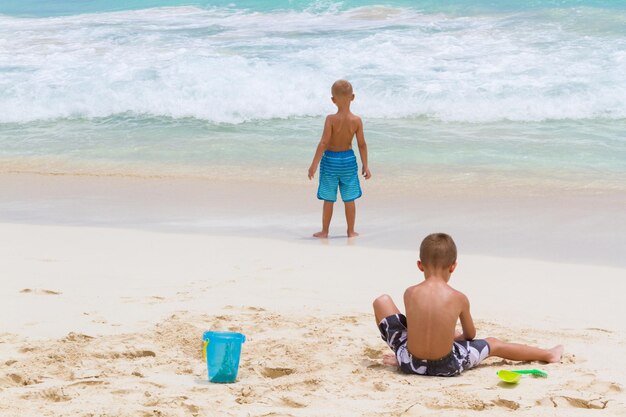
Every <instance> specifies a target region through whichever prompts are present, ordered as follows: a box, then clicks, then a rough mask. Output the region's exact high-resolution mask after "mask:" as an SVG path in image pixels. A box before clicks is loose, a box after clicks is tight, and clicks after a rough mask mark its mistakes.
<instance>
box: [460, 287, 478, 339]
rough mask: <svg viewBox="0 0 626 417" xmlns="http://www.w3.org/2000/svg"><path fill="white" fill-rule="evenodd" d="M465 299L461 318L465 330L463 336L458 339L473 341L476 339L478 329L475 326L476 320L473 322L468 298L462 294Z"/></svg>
mask: <svg viewBox="0 0 626 417" xmlns="http://www.w3.org/2000/svg"><path fill="white" fill-rule="evenodd" d="M461 296H462V297H463V300H462V303H463V305H462V309H461V314H460V316H459V318H460V319H461V327H462V328H463V334H462V335H461V336H459V337H458V339H459V340H472V339H473V338H475V337H476V327H475V326H474V320H472V315H471V314H470V304H469V300H468V299H467V297H466V296H465V295H463V294H461Z"/></svg>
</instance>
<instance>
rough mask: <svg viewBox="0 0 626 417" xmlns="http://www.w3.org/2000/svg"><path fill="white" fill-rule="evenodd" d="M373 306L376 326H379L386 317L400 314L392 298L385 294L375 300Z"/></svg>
mask: <svg viewBox="0 0 626 417" xmlns="http://www.w3.org/2000/svg"><path fill="white" fill-rule="evenodd" d="M373 306H374V317H375V318H376V326H378V325H379V324H380V322H381V321H382V320H383V319H384V318H385V317H389V316H393V315H394V314H400V310H399V309H398V307H397V306H396V304H395V303H394V302H393V300H392V299H391V297H390V296H388V295H387V294H383V295H381V296H380V297H378V298H376V299H375V300H374V303H373Z"/></svg>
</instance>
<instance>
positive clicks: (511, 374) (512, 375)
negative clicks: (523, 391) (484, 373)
mask: <svg viewBox="0 0 626 417" xmlns="http://www.w3.org/2000/svg"><path fill="white" fill-rule="evenodd" d="M497 374H498V377H499V378H500V379H501V380H503V381H504V382H508V383H509V384H517V383H518V382H519V381H520V379H522V375H533V376H540V377H542V378H547V377H548V374H547V373H545V372H543V371H540V370H539V369H521V370H519V371H507V370H505V369H501V370H499V371H498V372H497Z"/></svg>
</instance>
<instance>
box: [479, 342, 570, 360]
mask: <svg viewBox="0 0 626 417" xmlns="http://www.w3.org/2000/svg"><path fill="white" fill-rule="evenodd" d="M485 340H486V341H487V343H489V356H498V357H500V358H503V359H511V360H514V361H542V362H548V363H554V362H558V361H560V360H561V355H563V346H561V345H557V346H555V347H553V348H551V349H541V348H537V347H533V346H528V345H522V344H520V343H507V342H503V341H501V340H499V339H496V338H495V337H488V338H486V339H485Z"/></svg>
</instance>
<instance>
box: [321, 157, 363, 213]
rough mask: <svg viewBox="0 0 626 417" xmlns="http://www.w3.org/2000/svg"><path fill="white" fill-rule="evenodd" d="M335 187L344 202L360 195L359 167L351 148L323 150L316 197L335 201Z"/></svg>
mask: <svg viewBox="0 0 626 417" xmlns="http://www.w3.org/2000/svg"><path fill="white" fill-rule="evenodd" d="M337 188H339V191H340V192H341V199H342V200H343V201H344V202H346V203H347V202H350V201H354V200H356V199H357V198H359V197H361V195H362V194H363V193H362V192H361V184H360V182H359V169H358V166H357V163H356V156H355V155H354V151H353V150H352V149H348V150H347V151H342V152H332V151H324V156H322V160H321V162H320V185H319V188H318V189H317V198H319V199H320V200H325V201H332V202H335V201H337Z"/></svg>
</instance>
